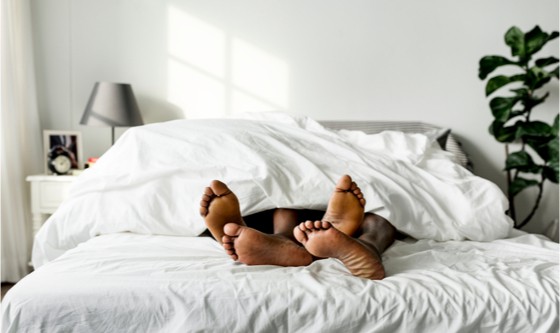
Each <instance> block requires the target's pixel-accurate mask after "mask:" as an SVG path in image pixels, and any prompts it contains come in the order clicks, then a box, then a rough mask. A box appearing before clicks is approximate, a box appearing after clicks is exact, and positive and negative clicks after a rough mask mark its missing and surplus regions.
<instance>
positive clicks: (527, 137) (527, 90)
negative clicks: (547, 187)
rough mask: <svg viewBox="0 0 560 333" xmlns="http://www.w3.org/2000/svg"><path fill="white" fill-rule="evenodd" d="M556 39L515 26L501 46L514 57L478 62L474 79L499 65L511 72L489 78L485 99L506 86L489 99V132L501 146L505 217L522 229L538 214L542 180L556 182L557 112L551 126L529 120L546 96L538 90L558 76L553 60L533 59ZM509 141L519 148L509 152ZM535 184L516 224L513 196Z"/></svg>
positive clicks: (501, 57) (554, 60)
mask: <svg viewBox="0 0 560 333" xmlns="http://www.w3.org/2000/svg"><path fill="white" fill-rule="evenodd" d="M557 37H558V32H557V31H553V32H552V33H550V34H549V33H546V32H544V31H542V30H541V28H540V27H539V26H536V27H534V28H533V29H532V30H530V31H528V32H525V33H524V32H523V31H521V30H520V29H519V28H517V27H515V26H514V27H511V28H510V29H509V30H508V31H507V32H506V34H505V43H506V44H507V45H508V46H509V47H510V48H511V56H512V57H513V59H509V58H506V57H503V56H500V55H489V56H485V57H483V58H482V59H480V62H479V71H478V76H479V78H480V79H481V80H485V79H486V78H487V77H488V76H489V74H491V73H492V72H494V70H496V69H497V68H499V67H502V66H507V67H508V69H514V71H513V72H514V74H507V75H506V74H499V75H496V76H493V77H491V78H489V79H488V81H487V82H486V96H487V97H490V96H492V95H496V93H497V92H498V91H500V92H502V91H503V89H501V88H503V87H506V86H509V87H510V89H509V93H507V95H505V96H494V97H493V98H492V99H491V100H490V103H489V104H490V109H491V110H492V115H493V116H494V121H493V122H492V124H491V125H490V128H489V131H490V133H491V134H492V135H493V136H494V137H495V138H496V140H498V141H499V142H502V143H505V144H506V161H505V170H506V172H507V194H508V199H509V204H510V209H509V214H510V216H511V218H512V219H513V220H514V222H515V227H516V228H521V227H523V226H524V225H526V224H527V223H528V222H529V220H530V219H531V218H532V217H533V215H534V214H535V212H536V211H537V208H538V207H539V203H540V201H541V198H542V194H543V185H544V184H545V182H546V181H551V182H553V183H558V114H557V115H556V117H555V118H554V120H553V121H552V122H551V123H546V122H543V121H539V120H535V119H533V118H532V116H533V111H534V108H535V107H536V106H537V105H539V104H542V103H544V101H545V100H546V99H547V97H548V96H549V93H548V92H542V88H543V87H544V86H545V85H546V84H548V83H549V82H550V81H551V79H553V78H556V79H558V76H559V73H558V72H559V71H558V65H557V64H558V58H555V57H543V58H537V59H534V58H533V57H534V56H535V54H536V53H537V52H539V51H540V50H541V49H542V48H543V46H544V45H545V44H547V43H548V42H549V41H551V40H553V39H555V38H557ZM553 65H555V66H553ZM508 73H509V72H508ZM512 143H516V145H515V146H516V147H519V150H517V151H514V152H510V151H509V144H512ZM535 186H536V187H537V188H538V193H537V197H536V199H535V203H534V205H533V208H532V210H531V211H530V213H529V214H528V215H527V217H525V218H524V219H522V220H521V221H518V220H517V217H516V214H515V205H514V198H515V196H517V195H518V194H519V193H520V192H521V191H523V190H525V189H527V188H531V187H535Z"/></svg>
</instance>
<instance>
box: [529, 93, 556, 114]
mask: <svg viewBox="0 0 560 333" xmlns="http://www.w3.org/2000/svg"><path fill="white" fill-rule="evenodd" d="M548 95H550V93H548V92H547V93H546V94H544V95H542V96H541V97H538V96H535V95H533V96H527V97H525V98H524V99H522V103H523V105H525V110H530V109H532V108H534V107H535V106H537V105H539V104H541V103H543V102H544V101H545V100H546V99H547V98H548Z"/></svg>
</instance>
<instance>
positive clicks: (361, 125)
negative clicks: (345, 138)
mask: <svg viewBox="0 0 560 333" xmlns="http://www.w3.org/2000/svg"><path fill="white" fill-rule="evenodd" d="M319 123H321V124H322V125H323V126H325V127H327V128H330V129H333V130H340V129H347V130H357V131H362V132H365V133H367V134H375V133H380V132H383V131H387V130H390V131H401V132H404V133H422V134H427V133H431V134H434V133H435V134H436V135H437V137H438V139H437V140H438V142H439V143H440V145H441V146H442V148H444V149H445V150H447V151H449V152H450V153H452V154H453V156H454V158H455V160H456V161H457V163H459V164H461V165H462V166H464V167H465V168H467V169H468V170H470V171H473V164H472V161H471V160H470V158H469V156H468V155H467V153H466V152H465V151H464V150H463V146H462V145H461V143H460V142H459V141H458V140H457V139H456V138H455V137H454V136H453V134H451V129H448V128H441V127H438V126H435V125H431V124H426V123H422V122H416V121H412V122H411V121H374V120H371V121H368V120H366V121H357V120H356V121H352V120H343V121H337V120H322V121H319Z"/></svg>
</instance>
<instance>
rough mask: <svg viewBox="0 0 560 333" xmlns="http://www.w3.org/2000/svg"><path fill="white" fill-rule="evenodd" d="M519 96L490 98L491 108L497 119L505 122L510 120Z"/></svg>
mask: <svg viewBox="0 0 560 333" xmlns="http://www.w3.org/2000/svg"><path fill="white" fill-rule="evenodd" d="M518 100H519V97H517V96H514V97H495V98H493V99H492V100H490V109H491V110H492V114H493V115H494V118H496V120H499V121H501V122H503V123H505V122H506V121H508V120H509V118H510V114H511V111H512V108H513V106H514V105H515V103H517V101H518Z"/></svg>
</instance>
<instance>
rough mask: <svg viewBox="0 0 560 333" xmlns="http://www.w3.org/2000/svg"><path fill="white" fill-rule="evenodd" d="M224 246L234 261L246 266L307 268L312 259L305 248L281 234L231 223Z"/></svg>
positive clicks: (226, 227)
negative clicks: (267, 232) (268, 232)
mask: <svg viewBox="0 0 560 333" xmlns="http://www.w3.org/2000/svg"><path fill="white" fill-rule="evenodd" d="M224 233H225V235H224V236H223V237H222V244H223V246H224V249H225V250H226V253H227V254H229V255H230V256H231V258H232V259H233V260H236V261H239V262H241V263H244V264H246V265H277V266H306V265H309V264H310V263H311V262H312V260H313V258H312V256H311V254H309V252H307V250H305V248H303V247H302V246H300V245H298V244H296V243H295V242H294V241H292V240H289V239H288V238H286V237H285V236H281V235H268V234H265V233H262V232H260V231H258V230H255V229H253V228H249V227H246V226H242V225H239V224H237V223H228V224H226V225H225V226H224Z"/></svg>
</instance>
